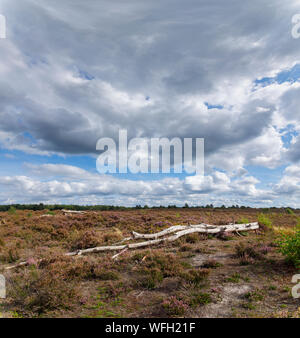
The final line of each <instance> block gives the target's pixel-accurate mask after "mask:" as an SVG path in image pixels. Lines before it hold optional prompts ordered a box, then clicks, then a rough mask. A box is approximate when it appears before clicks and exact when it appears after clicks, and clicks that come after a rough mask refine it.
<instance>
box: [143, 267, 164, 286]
mask: <svg viewBox="0 0 300 338" xmlns="http://www.w3.org/2000/svg"><path fill="white" fill-rule="evenodd" d="M163 279H164V277H163V274H162V272H161V271H160V270H159V269H157V268H153V269H150V270H148V271H146V276H145V277H142V278H141V279H140V281H139V282H138V284H140V285H141V286H142V287H144V288H147V289H155V288H156V287H157V286H158V285H159V284H160V283H161V282H162V281H163Z"/></svg>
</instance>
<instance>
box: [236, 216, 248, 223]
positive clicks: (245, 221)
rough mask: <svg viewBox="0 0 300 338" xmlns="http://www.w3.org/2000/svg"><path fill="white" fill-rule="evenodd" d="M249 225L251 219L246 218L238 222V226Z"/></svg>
mask: <svg viewBox="0 0 300 338" xmlns="http://www.w3.org/2000/svg"><path fill="white" fill-rule="evenodd" d="M248 223H250V222H249V219H248V218H246V217H242V218H241V219H240V220H239V221H238V222H237V224H248Z"/></svg>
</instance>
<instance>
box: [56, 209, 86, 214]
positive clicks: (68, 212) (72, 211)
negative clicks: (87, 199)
mask: <svg viewBox="0 0 300 338" xmlns="http://www.w3.org/2000/svg"><path fill="white" fill-rule="evenodd" d="M62 212H63V213H64V214H79V215H80V214H85V213H86V212H85V211H75V210H65V209H62Z"/></svg>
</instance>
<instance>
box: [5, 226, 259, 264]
mask: <svg viewBox="0 0 300 338" xmlns="http://www.w3.org/2000/svg"><path fill="white" fill-rule="evenodd" d="M257 229H259V224H258V222H255V223H248V224H228V225H221V226H216V225H209V224H198V225H187V226H184V225H177V226H172V227H170V228H168V229H166V230H163V231H161V232H158V233H156V234H139V233H137V232H133V236H134V238H132V239H138V238H144V239H150V240H148V241H144V242H139V243H131V244H125V245H111V246H99V247H95V248H89V249H83V250H77V251H74V252H68V253H66V254H65V255H66V256H80V255H83V254H88V253H97V252H107V251H121V252H125V251H127V250H128V249H139V248H143V247H148V246H151V245H155V244H160V243H163V242H174V241H176V240H177V239H179V238H180V237H182V236H186V235H189V234H193V233H204V234H217V233H222V232H223V233H224V232H236V233H238V232H239V231H250V230H257ZM172 233H174V235H171V236H168V237H163V236H165V235H168V234H172ZM159 237H163V238H159ZM126 240H129V238H126ZM118 256H119V254H116V255H115V256H113V257H118ZM24 265H28V262H21V263H19V264H17V265H14V266H11V267H7V268H6V270H10V269H14V268H17V267H19V266H24Z"/></svg>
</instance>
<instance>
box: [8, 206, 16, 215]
mask: <svg viewBox="0 0 300 338" xmlns="http://www.w3.org/2000/svg"><path fill="white" fill-rule="evenodd" d="M16 212H17V209H16V208H15V207H10V208H9V210H8V213H9V214H11V215H14V214H16Z"/></svg>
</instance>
